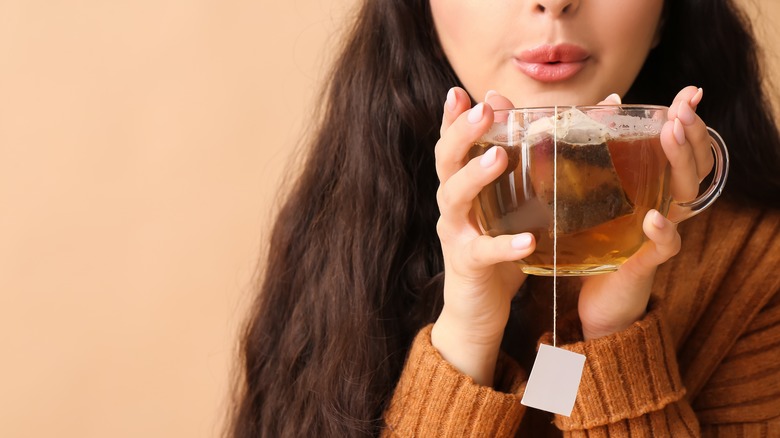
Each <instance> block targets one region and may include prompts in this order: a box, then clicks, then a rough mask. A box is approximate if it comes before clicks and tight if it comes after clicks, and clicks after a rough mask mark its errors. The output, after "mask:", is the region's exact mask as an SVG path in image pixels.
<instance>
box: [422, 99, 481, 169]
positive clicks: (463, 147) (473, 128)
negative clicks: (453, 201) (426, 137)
mask: <svg viewBox="0 0 780 438" xmlns="http://www.w3.org/2000/svg"><path fill="white" fill-rule="evenodd" d="M492 123H493V109H492V108H491V107H490V105H487V104H485V103H478V104H477V105H475V106H474V108H471V109H470V110H468V111H465V112H463V113H461V114H460V115H459V116H458V117H457V118H456V119H455V121H454V122H452V124H451V125H450V126H449V127H448V128H447V130H446V132H444V133H443V135H442V136H441V138H439V141H438V142H437V143H436V148H435V150H434V154H435V156H436V174H437V175H438V176H439V181H441V182H442V183H444V182H445V181H447V180H448V179H449V178H450V177H451V176H452V175H453V174H454V173H455V172H457V171H458V170H459V169H460V168H461V167H463V163H464V162H465V159H466V155H467V153H468V151H469V149H470V148H471V147H472V145H473V143H474V142H476V141H477V140H479V138H480V137H481V136H482V134H484V133H485V132H486V131H487V130H488V129H489V128H490V125H491V124H492Z"/></svg>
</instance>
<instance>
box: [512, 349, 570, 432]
mask: <svg viewBox="0 0 780 438" xmlns="http://www.w3.org/2000/svg"><path fill="white" fill-rule="evenodd" d="M584 366H585V356H583V355H582V354H579V353H574V352H572V351H568V350H564V349H561V348H557V347H553V346H550V345H545V344H541V345H540V346H539V352H538V353H537V354H536V360H535V361H534V366H533V368H531V375H530V377H529V378H528V383H527V385H526V388H525V394H523V399H522V400H521V401H520V403H522V404H523V405H525V406H529V407H532V408H536V409H541V410H543V411H547V412H552V413H554V414H559V415H564V416H566V417H568V416H571V411H572V409H574V401H575V400H576V399H577V390H578V389H579V387H580V379H581V378H582V369H583V367H584Z"/></svg>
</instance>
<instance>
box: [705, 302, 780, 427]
mask: <svg viewBox="0 0 780 438" xmlns="http://www.w3.org/2000/svg"><path fill="white" fill-rule="evenodd" d="M694 408H695V409H696V412H697V413H698V415H699V417H700V419H701V422H702V431H703V432H704V433H703V435H704V436H708V437H709V436H712V437H720V436H722V437H725V436H744V437H753V436H755V437H780V294H778V295H775V296H774V298H773V299H772V300H771V301H770V302H768V303H767V304H766V306H765V307H764V308H763V309H762V310H761V312H760V313H759V314H758V315H757V316H756V318H755V319H753V320H752V321H751V324H750V325H749V326H748V327H747V329H746V330H745V332H744V333H743V335H742V336H741V337H740V338H739V339H738V340H737V342H736V343H735V344H734V346H733V347H732V348H731V349H730V350H729V353H728V355H726V357H725V358H724V359H723V361H722V362H721V363H720V366H719V367H718V368H717V369H716V370H715V372H714V373H713V375H712V376H711V377H710V379H709V381H708V382H707V385H706V386H705V387H704V388H703V389H702V391H701V393H700V394H699V396H698V397H697V398H696V400H695V402H694Z"/></svg>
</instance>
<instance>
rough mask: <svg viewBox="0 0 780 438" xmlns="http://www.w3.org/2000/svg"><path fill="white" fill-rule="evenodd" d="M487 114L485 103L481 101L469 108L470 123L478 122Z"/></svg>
mask: <svg viewBox="0 0 780 438" xmlns="http://www.w3.org/2000/svg"><path fill="white" fill-rule="evenodd" d="M484 114H485V104H484V103H482V102H480V103H478V104H477V105H476V106H475V107H474V108H472V109H471V110H469V115H468V121H469V123H478V122H479V121H480V120H482V117H483V116H484Z"/></svg>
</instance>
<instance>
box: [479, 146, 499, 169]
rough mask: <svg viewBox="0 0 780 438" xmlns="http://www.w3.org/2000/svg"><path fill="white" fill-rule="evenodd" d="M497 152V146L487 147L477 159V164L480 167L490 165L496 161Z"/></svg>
mask: <svg viewBox="0 0 780 438" xmlns="http://www.w3.org/2000/svg"><path fill="white" fill-rule="evenodd" d="M497 152H498V146H493V147H492V148H490V149H488V150H487V152H485V153H484V154H483V155H482V158H480V159H479V164H480V166H482V167H490V166H492V165H493V163H495V162H496V153H497Z"/></svg>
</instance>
